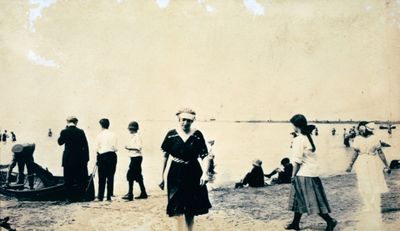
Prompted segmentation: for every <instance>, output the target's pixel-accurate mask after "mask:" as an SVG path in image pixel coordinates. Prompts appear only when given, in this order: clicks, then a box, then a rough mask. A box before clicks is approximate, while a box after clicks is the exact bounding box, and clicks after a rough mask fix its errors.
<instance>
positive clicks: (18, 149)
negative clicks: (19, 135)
mask: <svg viewBox="0 0 400 231" xmlns="http://www.w3.org/2000/svg"><path fill="white" fill-rule="evenodd" d="M22 150H24V146H23V145H22V144H16V145H14V146H13V147H12V148H11V151H12V152H13V153H20V152H22Z"/></svg>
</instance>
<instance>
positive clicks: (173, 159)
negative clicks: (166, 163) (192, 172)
mask: <svg viewBox="0 0 400 231" xmlns="http://www.w3.org/2000/svg"><path fill="white" fill-rule="evenodd" d="M172 161H175V162H176V163H179V164H189V161H186V160H182V159H179V158H177V157H174V156H172Z"/></svg>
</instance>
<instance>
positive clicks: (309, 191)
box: [13, 108, 390, 231]
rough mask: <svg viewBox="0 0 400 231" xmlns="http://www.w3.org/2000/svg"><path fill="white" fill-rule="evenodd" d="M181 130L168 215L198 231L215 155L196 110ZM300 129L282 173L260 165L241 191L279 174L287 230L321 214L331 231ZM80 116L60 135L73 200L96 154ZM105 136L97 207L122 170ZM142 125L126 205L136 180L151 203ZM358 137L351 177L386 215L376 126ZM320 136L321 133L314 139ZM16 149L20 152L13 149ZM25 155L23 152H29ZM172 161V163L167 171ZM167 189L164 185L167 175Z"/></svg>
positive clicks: (365, 125)
mask: <svg viewBox="0 0 400 231" xmlns="http://www.w3.org/2000/svg"><path fill="white" fill-rule="evenodd" d="M176 115H177V117H178V122H179V126H177V127H176V128H174V129H172V130H170V131H168V132H167V134H166V136H165V138H164V140H163V142H162V144H161V150H162V151H163V153H164V161H163V167H162V171H161V173H162V174H161V183H160V184H159V186H160V188H161V189H164V187H165V185H166V187H167V194H168V197H167V198H168V203H167V208H166V213H167V214H168V215H169V216H170V217H176V218H177V222H178V228H179V230H192V229H193V225H194V217H195V216H197V215H201V214H206V213H208V211H209V209H210V208H211V203H210V200H209V197H208V190H207V182H208V179H209V178H208V176H207V172H208V171H207V170H206V168H207V166H209V165H207V161H209V160H210V158H208V155H209V153H210V151H209V148H208V147H207V143H206V141H205V139H204V136H203V134H202V132H201V131H199V130H197V129H195V128H193V127H192V124H193V122H194V121H195V118H196V113H195V112H194V111H193V110H192V109H190V108H184V109H182V110H179V111H178V112H177V113H176ZM290 122H291V124H292V125H293V128H294V130H293V132H292V133H291V134H292V135H293V140H292V143H291V152H292V153H291V156H290V159H289V158H283V159H282V160H281V165H282V166H280V167H279V168H277V169H274V170H273V171H272V172H271V173H269V174H264V172H263V170H262V167H261V165H262V161H261V160H255V161H254V162H253V163H252V165H253V169H252V170H251V172H249V173H248V174H246V176H245V177H244V179H243V180H242V181H241V182H239V183H237V184H236V187H243V186H245V185H249V186H251V187H261V186H265V181H264V177H267V178H271V176H273V175H275V174H278V178H277V179H276V180H275V182H272V184H274V183H275V184H281V183H291V190H290V194H289V210H291V211H293V212H294V213H293V220H292V221H291V223H290V224H288V225H287V226H286V227H285V229H287V230H299V229H300V220H301V218H302V214H304V213H307V214H318V215H319V216H320V217H321V218H322V219H324V220H325V222H326V223H327V226H326V230H327V231H331V230H334V228H335V227H336V225H337V223H338V222H337V221H336V220H335V219H334V218H332V217H331V216H330V215H329V214H330V213H331V206H330V204H329V201H328V199H327V196H326V193H325V190H324V187H323V183H322V181H321V179H320V178H319V171H318V169H319V166H318V161H317V160H318V155H317V146H316V144H315V143H314V140H313V138H312V136H313V131H314V132H315V128H316V127H315V126H314V125H310V124H308V122H307V119H306V117H305V116H304V115H301V114H296V115H294V116H293V117H292V118H291V119H290ZM77 123H78V119H77V118H76V117H68V118H67V127H66V128H65V129H64V130H62V131H61V133H60V137H59V138H58V144H59V145H64V147H65V149H64V153H63V158H62V166H63V167H64V179H65V186H66V188H67V190H68V191H69V195H70V199H72V200H76V199H77V198H83V197H84V195H83V194H84V193H85V189H86V187H87V185H88V180H87V179H88V171H87V162H88V160H89V147H88V143H87V140H86V137H85V133H84V131H83V130H81V129H79V128H77ZM99 124H100V127H101V129H102V130H101V132H100V133H99V135H98V136H97V138H96V142H95V146H94V150H95V152H96V153H97V166H98V172H99V190H98V191H99V192H98V196H97V198H98V200H100V201H101V200H103V199H104V191H105V185H107V196H106V198H107V200H111V197H112V196H113V178H114V174H115V170H116V163H117V155H116V152H117V151H118V148H117V147H118V146H117V138H116V136H115V134H114V133H113V132H111V131H109V130H108V129H109V126H110V121H109V120H108V119H106V118H103V119H101V120H100V121H99ZM138 130H139V124H138V123H137V122H135V121H132V122H130V123H129V124H128V131H129V133H130V135H131V137H130V141H129V143H128V144H126V145H125V147H124V148H125V149H126V150H127V151H128V153H129V155H130V158H131V162H130V164H129V170H128V172H127V180H128V193H127V195H125V196H124V197H123V198H124V199H126V200H129V201H131V200H133V199H134V197H133V182H134V181H137V182H138V183H139V186H140V188H141V194H140V195H139V196H138V197H137V199H146V198H147V197H148V195H147V193H146V190H145V187H144V182H143V176H142V172H141V163H142V161H143V156H142V153H141V150H142V142H141V139H140V135H139V133H138ZM357 130H358V134H359V135H358V136H356V137H355V138H354V143H353V148H354V155H353V157H352V160H351V162H350V163H349V166H348V168H347V169H346V171H347V172H350V171H352V169H353V167H354V169H355V172H356V175H357V179H358V189H359V191H360V195H361V197H362V198H363V202H364V206H365V208H366V211H367V212H368V213H372V214H375V215H376V214H378V215H380V194H381V193H383V192H386V191H387V190H388V188H387V186H386V182H385V179H384V175H383V171H382V169H383V170H384V171H386V172H387V173H390V170H389V166H388V163H387V161H386V158H385V155H384V153H383V152H382V146H381V142H380V141H379V139H377V138H376V137H375V136H374V130H375V126H374V124H373V123H369V122H365V121H363V122H360V123H359V124H358V127H357ZM314 134H315V133H314ZM13 149H14V148H13ZM22 150H24V147H22ZM13 152H15V153H18V152H21V147H18V150H17V147H15V150H13ZM168 160H171V164H170V165H169V169H168V171H167V163H168ZM166 172H168V173H167V176H166V180H167V181H166V184H165V173H166Z"/></svg>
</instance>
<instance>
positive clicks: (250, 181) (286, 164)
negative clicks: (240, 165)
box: [235, 157, 293, 188]
mask: <svg viewBox="0 0 400 231" xmlns="http://www.w3.org/2000/svg"><path fill="white" fill-rule="evenodd" d="M261 165H262V161H261V160H259V159H255V160H253V162H252V166H253V167H252V169H251V171H250V172H248V173H247V174H246V175H245V176H244V178H243V179H242V180H241V181H240V182H238V183H236V184H235V188H242V187H243V186H246V185H248V186H249V187H264V186H270V185H275V184H290V183H291V177H292V172H293V165H292V164H291V163H290V159H289V158H287V157H285V158H283V159H282V160H281V166H279V167H277V168H275V169H274V170H272V172H270V173H269V174H264V170H263V168H262V166H261ZM275 175H278V177H273V176H275ZM265 178H267V179H268V180H265Z"/></svg>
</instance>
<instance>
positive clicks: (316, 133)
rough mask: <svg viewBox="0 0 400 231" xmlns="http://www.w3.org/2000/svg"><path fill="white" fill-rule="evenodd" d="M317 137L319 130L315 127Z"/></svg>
mask: <svg viewBox="0 0 400 231" xmlns="http://www.w3.org/2000/svg"><path fill="white" fill-rule="evenodd" d="M315 135H316V136H318V128H317V127H315Z"/></svg>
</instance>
